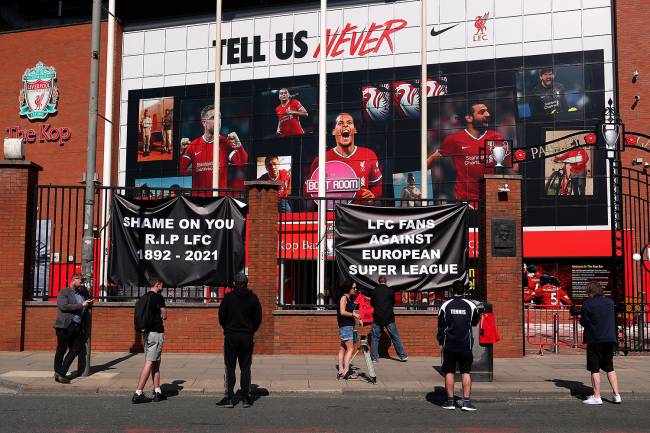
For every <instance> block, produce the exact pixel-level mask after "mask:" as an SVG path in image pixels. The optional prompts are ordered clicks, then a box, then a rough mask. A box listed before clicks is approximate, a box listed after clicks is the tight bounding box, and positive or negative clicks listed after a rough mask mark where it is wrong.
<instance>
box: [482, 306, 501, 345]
mask: <svg viewBox="0 0 650 433" xmlns="http://www.w3.org/2000/svg"><path fill="white" fill-rule="evenodd" d="M499 340H501V336H500V335H499V330H498V329H497V319H496V318H495V317H494V313H482V314H481V320H480V322H479V324H478V342H479V343H480V344H494V343H496V342H497V341H499Z"/></svg>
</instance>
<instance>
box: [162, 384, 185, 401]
mask: <svg viewBox="0 0 650 433" xmlns="http://www.w3.org/2000/svg"><path fill="white" fill-rule="evenodd" d="M183 383H185V381H184V380H173V381H172V383H163V384H162V385H160V389H161V390H162V392H163V393H164V394H165V396H167V397H176V396H177V395H178V394H179V393H180V392H181V391H182V390H183V387H182V386H181V384H183Z"/></svg>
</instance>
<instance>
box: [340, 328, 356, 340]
mask: <svg viewBox="0 0 650 433" xmlns="http://www.w3.org/2000/svg"><path fill="white" fill-rule="evenodd" d="M339 337H340V338H341V341H348V340H352V339H354V326H339Z"/></svg>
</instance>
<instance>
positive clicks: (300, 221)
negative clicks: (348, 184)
mask: <svg viewBox="0 0 650 433" xmlns="http://www.w3.org/2000/svg"><path fill="white" fill-rule="evenodd" d="M348 202H350V199H344V198H331V197H327V198H325V197H315V198H312V197H281V198H280V201H279V205H278V206H279V211H280V216H279V245H278V263H279V272H278V273H279V282H278V305H279V306H280V307H282V308H284V309H301V310H309V309H336V299H335V293H336V287H337V286H338V284H339V283H340V281H341V275H340V273H339V272H338V270H337V268H336V263H335V260H334V248H335V245H334V219H335V215H334V208H335V206H336V205H337V204H339V203H343V204H344V203H348ZM316 203H322V204H324V205H326V206H327V217H326V219H327V222H326V229H325V233H322V234H320V235H319V233H318V231H319V228H318V206H319V205H317V204H316ZM354 203H356V204H366V205H370V206H381V207H401V206H405V207H406V206H412V207H414V206H432V205H441V204H453V203H457V202H456V201H453V200H431V199H430V200H401V199H394V198H375V199H371V200H355V201H354ZM469 204H470V209H473V210H475V209H478V203H477V202H470V203H469ZM478 222H479V215H478V212H476V211H470V213H469V215H468V226H469V227H470V229H471V228H476V227H478V225H479V224H478ZM319 244H322V245H324V247H325V258H326V260H325V290H324V302H323V303H322V304H319V302H318V290H317V282H316V277H317V257H318V245H319ZM473 255H474V254H470V257H471V259H470V266H471V272H470V274H471V276H472V277H473V280H471V281H470V287H473V288H476V284H475V281H478V269H477V267H478V260H474V259H473V258H472V257H473ZM389 284H390V282H389ZM449 296H450V294H449V293H446V292H445V291H435V292H433V291H432V292H428V293H427V292H397V293H396V299H395V306H396V307H397V308H403V309H409V310H410V309H413V310H435V311H437V309H438V307H439V306H440V305H441V304H442V302H443V301H444V300H445V299H448V298H449ZM471 296H472V297H473V298H477V299H482V294H481V292H480V291H478V290H474V292H473V293H471Z"/></svg>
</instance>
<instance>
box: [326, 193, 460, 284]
mask: <svg viewBox="0 0 650 433" xmlns="http://www.w3.org/2000/svg"><path fill="white" fill-rule="evenodd" d="M467 209H468V206H467V205H465V204H448V205H441V206H430V207H398V208H393V207H374V206H362V205H354V204H348V205H338V206H336V221H335V229H334V245H335V255H336V263H337V265H338V269H339V271H340V272H341V273H342V274H343V275H345V276H349V277H350V278H352V279H353V280H354V281H356V282H357V283H358V284H360V285H363V286H365V287H374V286H375V285H376V284H377V279H378V278H379V276H381V275H384V276H386V279H387V282H388V285H390V286H391V287H393V288H395V289H399V290H417V291H425V290H435V289H440V288H443V287H448V286H449V285H451V284H452V283H453V282H454V281H462V282H466V281H467V254H468V250H467V245H468V244H467V223H466V215H467Z"/></svg>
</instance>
